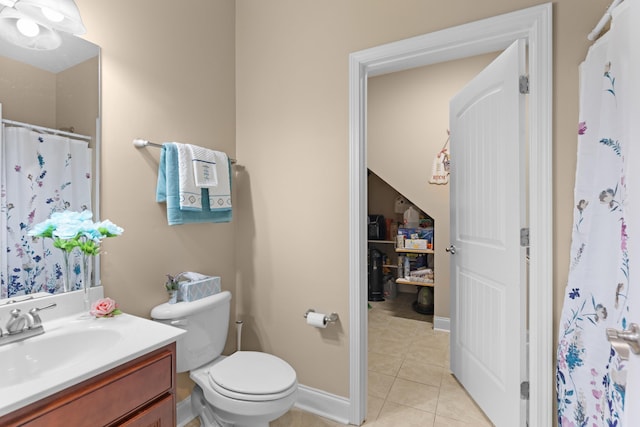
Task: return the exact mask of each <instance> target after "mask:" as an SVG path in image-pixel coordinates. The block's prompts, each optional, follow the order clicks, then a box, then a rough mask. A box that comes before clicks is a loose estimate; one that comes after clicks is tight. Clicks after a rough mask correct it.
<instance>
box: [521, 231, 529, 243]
mask: <svg viewBox="0 0 640 427" xmlns="http://www.w3.org/2000/svg"><path fill="white" fill-rule="evenodd" d="M520 246H524V247H525V248H526V247H528V246H529V228H528V227H525V228H521V229H520Z"/></svg>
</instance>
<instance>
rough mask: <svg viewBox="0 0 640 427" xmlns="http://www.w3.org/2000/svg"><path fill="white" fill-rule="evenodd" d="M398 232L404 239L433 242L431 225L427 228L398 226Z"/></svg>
mask: <svg viewBox="0 0 640 427" xmlns="http://www.w3.org/2000/svg"><path fill="white" fill-rule="evenodd" d="M398 234H402V235H403V236H404V237H405V238H406V239H413V240H416V239H423V240H428V241H429V242H431V243H433V227H428V228H399V229H398Z"/></svg>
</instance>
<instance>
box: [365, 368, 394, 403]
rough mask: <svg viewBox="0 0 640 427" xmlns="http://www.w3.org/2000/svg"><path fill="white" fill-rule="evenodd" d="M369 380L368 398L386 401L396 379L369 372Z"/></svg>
mask: <svg viewBox="0 0 640 427" xmlns="http://www.w3.org/2000/svg"><path fill="white" fill-rule="evenodd" d="M367 380H368V381H367V383H368V384H367V396H373V397H378V398H380V399H386V398H387V395H388V394H389V390H391V386H392V385H393V381H394V380H395V377H393V376H391V375H384V374H379V373H377V372H373V371H369V372H368V375H367Z"/></svg>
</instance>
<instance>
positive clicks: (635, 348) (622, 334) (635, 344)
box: [607, 323, 640, 354]
mask: <svg viewBox="0 0 640 427" xmlns="http://www.w3.org/2000/svg"><path fill="white" fill-rule="evenodd" d="M607 339H608V340H609V341H610V342H612V343H615V342H616V341H618V342H619V341H623V342H624V343H626V344H628V345H629V348H630V349H631V351H632V352H633V354H640V326H638V324H637V323H632V324H630V325H629V328H628V329H626V330H624V331H619V330H617V329H612V328H607Z"/></svg>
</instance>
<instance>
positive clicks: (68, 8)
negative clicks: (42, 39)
mask: <svg viewBox="0 0 640 427" xmlns="http://www.w3.org/2000/svg"><path fill="white" fill-rule="evenodd" d="M14 7H15V8H16V9H17V10H19V11H20V12H22V13H24V14H25V15H27V16H28V17H30V18H32V19H33V20H35V21H37V22H39V23H40V24H42V25H46V26H48V27H51V28H53V29H54V30H57V31H64V32H66V33H71V34H76V35H79V34H84V33H86V32H87V30H86V28H85V27H84V24H83V23H82V18H81V17H80V11H79V10H78V7H77V6H76V4H75V2H74V1H73V0H18V1H16V3H15V6H14Z"/></svg>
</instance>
